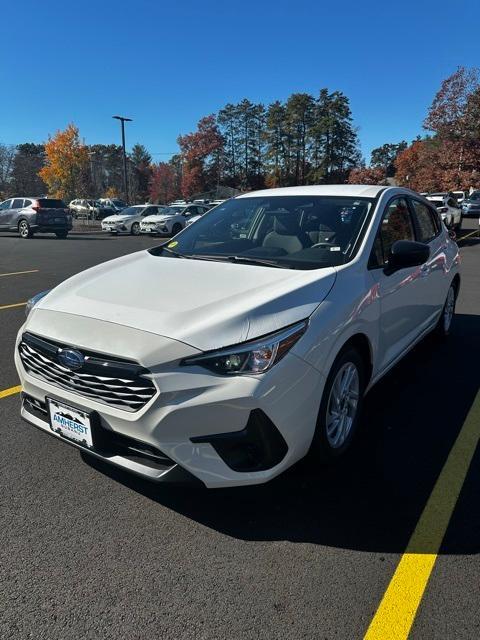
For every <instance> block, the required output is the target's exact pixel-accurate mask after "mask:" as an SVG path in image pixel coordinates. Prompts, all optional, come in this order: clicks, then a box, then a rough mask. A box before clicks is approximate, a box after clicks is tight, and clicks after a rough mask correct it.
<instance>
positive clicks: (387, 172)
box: [370, 140, 408, 177]
mask: <svg viewBox="0 0 480 640" xmlns="http://www.w3.org/2000/svg"><path fill="white" fill-rule="evenodd" d="M407 147H408V143H407V142H405V140H402V141H401V142H398V143H396V144H391V143H386V144H383V145H382V146H381V147H376V148H375V149H373V150H372V154H371V160H370V165H371V166H372V167H375V168H378V167H380V168H382V169H383V171H384V177H391V176H394V175H395V160H396V159H397V156H398V154H399V153H401V152H402V151H404V150H405V149H406V148H407Z"/></svg>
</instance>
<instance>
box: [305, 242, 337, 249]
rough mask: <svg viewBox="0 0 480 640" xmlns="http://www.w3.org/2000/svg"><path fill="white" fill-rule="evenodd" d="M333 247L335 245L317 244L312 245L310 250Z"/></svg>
mask: <svg viewBox="0 0 480 640" xmlns="http://www.w3.org/2000/svg"><path fill="white" fill-rule="evenodd" d="M333 246H334V245H333V244H330V242H316V243H315V244H312V246H311V247H310V249H328V248H329V247H333Z"/></svg>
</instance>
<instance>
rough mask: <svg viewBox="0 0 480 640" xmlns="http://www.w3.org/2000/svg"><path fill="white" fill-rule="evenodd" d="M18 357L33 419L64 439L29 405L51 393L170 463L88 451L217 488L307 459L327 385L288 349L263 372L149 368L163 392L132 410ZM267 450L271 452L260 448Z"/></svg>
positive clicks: (144, 471)
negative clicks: (35, 371)
mask: <svg viewBox="0 0 480 640" xmlns="http://www.w3.org/2000/svg"><path fill="white" fill-rule="evenodd" d="M19 336H20V334H19ZM15 362H16V366H17V370H18V373H19V376H20V380H21V383H22V387H23V391H24V394H25V396H26V397H27V398H28V400H25V397H24V402H23V405H22V410H21V414H22V417H23V418H24V419H25V420H27V421H28V422H30V423H32V424H34V425H35V426H36V427H38V428H40V429H42V430H43V431H45V432H47V433H49V434H50V435H53V436H54V437H57V438H61V436H59V435H57V434H55V433H53V432H52V430H51V429H50V424H49V420H48V417H47V416H46V414H43V417H42V412H41V411H40V412H37V413H35V411H34V410H33V408H32V402H33V403H34V404H35V401H37V402H39V403H40V405H41V406H43V404H44V403H45V398H46V397H47V396H48V397H51V398H54V399H57V400H60V401H62V402H65V403H67V404H71V405H72V406H73V407H76V408H78V409H80V410H83V411H86V412H89V413H91V415H92V416H94V420H95V423H96V425H97V426H98V429H100V430H102V433H104V434H105V433H107V435H108V436H109V438H110V440H112V439H113V440H117V439H123V440H125V439H126V440H128V441H134V442H137V443H138V445H139V446H140V448H142V447H143V448H145V447H146V448H150V449H151V450H153V451H154V452H158V455H159V456H160V458H161V457H162V456H163V457H164V458H165V460H167V461H169V462H168V463H166V466H165V465H163V466H162V464H160V466H159V465H158V464H157V465H156V466H155V464H153V465H152V462H151V460H149V459H148V456H147V457H146V458H145V456H143V457H142V455H140V456H138V455H137V456H132V455H130V454H128V455H127V454H126V453H125V449H123V452H122V450H121V448H120V450H118V448H113V449H112V447H107V448H106V449H102V448H99V449H97V450H94V451H92V450H85V451H88V453H91V454H92V455H94V456H95V457H97V458H100V459H102V460H104V461H105V462H107V463H109V464H113V465H116V466H118V467H122V468H123V469H126V470H127V471H131V472H133V473H136V474H139V475H141V476H143V477H145V478H149V479H151V480H155V481H167V480H168V481H170V480H171V479H176V476H177V475H178V473H179V472H182V473H183V472H186V473H187V474H189V475H190V476H192V477H193V478H195V479H196V480H197V481H200V482H201V483H203V484H204V485H205V486H207V487H212V488H213V487H228V486H239V485H250V484H259V483H263V482H267V481H268V480H270V479H272V478H273V477H275V476H277V475H278V474H279V473H281V472H282V471H284V470H285V469H287V468H288V467H289V466H291V465H292V464H294V463H295V462H297V461H298V460H299V459H300V458H302V457H303V456H304V455H305V454H306V453H307V451H308V449H309V447H310V444H311V440H312V437H313V434H314V430H315V424H316V419H317V414H318V408H319V404H320V398H321V393H322V391H323V384H324V379H323V376H322V375H321V374H319V373H318V371H317V370H315V369H313V368H312V367H311V366H310V365H308V364H307V363H306V362H304V361H303V360H301V359H300V358H298V357H297V356H295V355H293V354H291V353H290V354H288V355H287V356H286V357H285V358H284V359H283V360H282V361H281V362H279V363H278V364H277V365H276V366H275V367H273V369H272V370H271V371H269V372H268V373H266V374H263V375H262V376H232V377H224V376H216V375H213V374H210V373H208V372H206V371H204V370H202V369H200V368H199V367H189V368H187V367H183V368H182V371H180V370H179V368H176V369H175V370H173V371H172V370H170V371H163V372H162V371H158V372H156V373H152V376H153V377H152V379H153V380H154V382H155V385H156V386H157V387H158V389H159V393H158V394H156V395H155V396H154V397H153V398H152V400H150V401H149V402H148V403H147V404H146V405H145V406H144V407H143V408H142V409H140V410H139V411H137V412H134V413H129V412H127V411H123V410H120V409H117V408H114V407H111V406H107V405H104V404H102V403H100V402H97V401H95V400H92V399H90V398H86V397H83V396H81V395H78V394H76V393H74V392H71V391H68V390H65V389H61V388H58V387H56V386H54V385H52V384H50V383H48V382H46V381H44V380H43V379H39V378H37V377H34V376H32V375H31V374H29V373H27V372H26V371H25V369H24V368H23V365H22V363H21V361H20V358H19V355H18V349H16V352H15ZM252 416H253V417H252ZM68 442H69V444H72V443H71V442H70V441H68ZM73 446H77V447H78V448H82V447H81V445H77V444H75V443H73ZM262 447H263V449H262ZM259 448H260V449H259ZM259 450H260V454H259V453H258V451H259ZM266 450H268V456H267V455H264V453H263V454H262V453H261V452H262V451H263V452H265V451H266ZM137 453H138V452H137ZM249 456H253V458H252V460H253V462H252V464H249ZM255 456H257V457H255ZM265 460H266V462H265ZM157 462H158V460H157Z"/></svg>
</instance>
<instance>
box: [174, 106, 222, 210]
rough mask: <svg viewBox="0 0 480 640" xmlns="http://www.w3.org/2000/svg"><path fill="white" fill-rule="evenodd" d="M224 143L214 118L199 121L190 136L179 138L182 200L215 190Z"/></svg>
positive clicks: (208, 117) (209, 117) (212, 116)
mask: <svg viewBox="0 0 480 640" xmlns="http://www.w3.org/2000/svg"><path fill="white" fill-rule="evenodd" d="M223 143H224V140H223V137H222V135H221V133H220V131H219V129H218V126H217V123H216V119H215V116H214V115H211V116H207V117H205V118H202V119H201V120H200V121H199V123H198V126H197V130H196V131H194V132H193V133H188V134H186V135H184V136H179V138H178V146H179V147H180V150H181V155H182V159H183V162H184V165H183V174H182V193H183V196H184V197H185V198H189V197H191V196H192V195H193V194H194V193H198V192H200V191H203V190H204V189H208V188H212V187H213V186H215V184H216V181H217V179H218V176H219V171H220V166H221V156H222V150H223Z"/></svg>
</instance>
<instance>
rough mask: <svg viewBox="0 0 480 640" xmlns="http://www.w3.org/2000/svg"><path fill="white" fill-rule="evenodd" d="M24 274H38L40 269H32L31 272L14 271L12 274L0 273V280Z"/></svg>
mask: <svg viewBox="0 0 480 640" xmlns="http://www.w3.org/2000/svg"><path fill="white" fill-rule="evenodd" d="M24 273H38V269H31V270H30V271H12V273H0V278H4V277H5V276H21V275H23V274H24Z"/></svg>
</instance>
